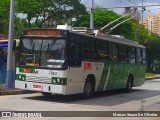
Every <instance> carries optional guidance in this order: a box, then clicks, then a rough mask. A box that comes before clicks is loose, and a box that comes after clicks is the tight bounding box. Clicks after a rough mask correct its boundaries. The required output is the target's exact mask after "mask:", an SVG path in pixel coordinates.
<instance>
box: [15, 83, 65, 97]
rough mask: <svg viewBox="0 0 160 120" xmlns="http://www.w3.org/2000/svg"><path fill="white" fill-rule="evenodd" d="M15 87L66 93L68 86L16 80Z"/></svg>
mask: <svg viewBox="0 0 160 120" xmlns="http://www.w3.org/2000/svg"><path fill="white" fill-rule="evenodd" d="M15 88H19V89H23V90H31V91H40V92H48V93H56V94H63V95H65V93H66V92H65V91H66V86H65V85H53V84H45V83H34V82H25V81H19V80H15Z"/></svg>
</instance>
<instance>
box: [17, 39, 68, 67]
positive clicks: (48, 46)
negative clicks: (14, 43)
mask: <svg viewBox="0 0 160 120" xmlns="http://www.w3.org/2000/svg"><path fill="white" fill-rule="evenodd" d="M65 46H66V40H65V39H60V38H23V39H22V40H21V42H20V50H19V62H18V64H19V65H23V66H34V67H50V68H54V67H56V68H60V67H63V66H64V63H65V60H66V58H65V57H66V56H65V53H66V49H65Z"/></svg>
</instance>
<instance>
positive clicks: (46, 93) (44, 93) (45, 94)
mask: <svg viewBox="0 0 160 120" xmlns="http://www.w3.org/2000/svg"><path fill="white" fill-rule="evenodd" d="M41 94H42V95H44V96H51V95H52V93H48V92H41Z"/></svg>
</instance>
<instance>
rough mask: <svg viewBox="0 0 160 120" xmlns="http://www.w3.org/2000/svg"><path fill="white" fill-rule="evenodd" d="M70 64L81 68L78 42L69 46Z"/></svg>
mask: <svg viewBox="0 0 160 120" xmlns="http://www.w3.org/2000/svg"><path fill="white" fill-rule="evenodd" d="M70 62H71V64H70V65H71V66H81V45H80V43H78V42H77V43H76V42H75V43H71V44H70Z"/></svg>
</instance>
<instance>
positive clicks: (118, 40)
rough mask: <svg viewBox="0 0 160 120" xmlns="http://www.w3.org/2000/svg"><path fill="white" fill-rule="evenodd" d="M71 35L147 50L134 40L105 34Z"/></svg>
mask: <svg viewBox="0 0 160 120" xmlns="http://www.w3.org/2000/svg"><path fill="white" fill-rule="evenodd" d="M70 33H73V34H78V35H82V36H86V37H92V38H95V39H96V38H97V39H102V40H106V41H109V42H114V43H119V44H125V45H128V46H134V47H139V48H145V46H143V45H140V44H139V43H138V42H136V41H132V40H128V39H123V38H119V37H115V36H110V35H107V34H104V33H99V32H98V33H97V34H91V33H78V32H74V31H70Z"/></svg>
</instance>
